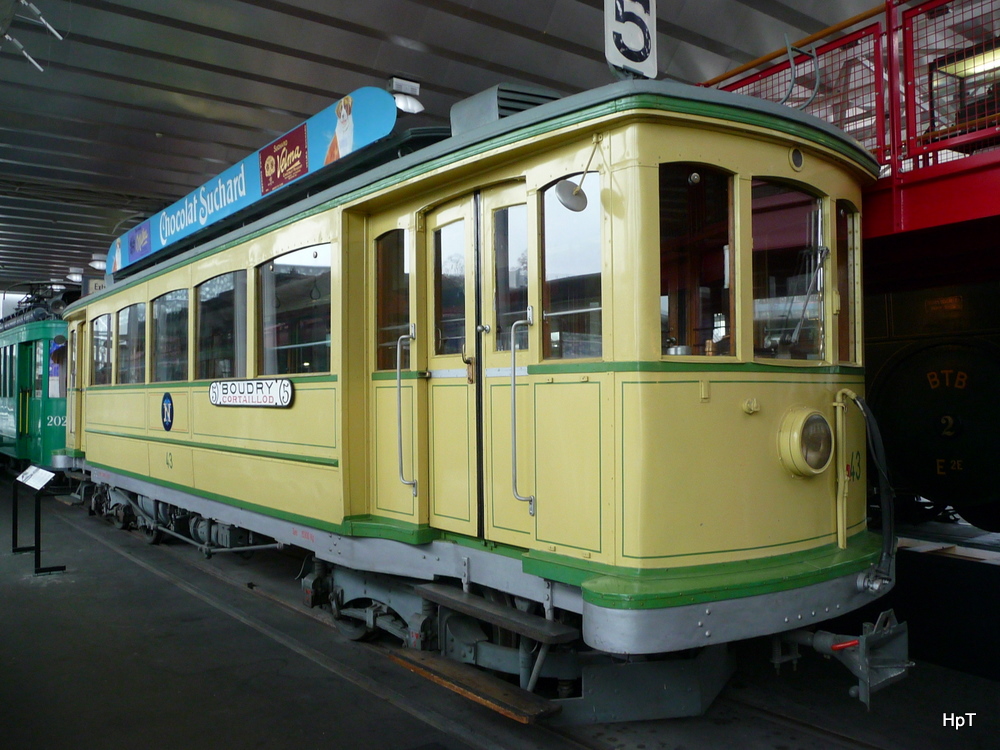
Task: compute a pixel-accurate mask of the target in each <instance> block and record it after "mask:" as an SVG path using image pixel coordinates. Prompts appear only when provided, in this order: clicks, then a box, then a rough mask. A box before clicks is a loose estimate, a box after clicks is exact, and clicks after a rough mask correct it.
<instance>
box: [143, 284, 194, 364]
mask: <svg viewBox="0 0 1000 750" xmlns="http://www.w3.org/2000/svg"><path fill="white" fill-rule="evenodd" d="M152 339H153V341H152V344H153V345H152V359H151V363H150V366H151V367H152V370H153V373H152V374H153V377H152V382H154V383H163V382H167V381H171V380H187V377H188V291H187V289H178V290H177V291H174V292H167V293H166V294H164V295H161V296H159V297H157V298H156V299H154V300H153V331H152Z"/></svg>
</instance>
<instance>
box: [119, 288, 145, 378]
mask: <svg viewBox="0 0 1000 750" xmlns="http://www.w3.org/2000/svg"><path fill="white" fill-rule="evenodd" d="M118 382H119V383H145V382H146V303H145V302H140V303H138V304H135V305H129V306H128V307H126V308H124V309H122V310H119V311H118Z"/></svg>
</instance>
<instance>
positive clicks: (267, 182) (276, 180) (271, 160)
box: [259, 123, 309, 195]
mask: <svg viewBox="0 0 1000 750" xmlns="http://www.w3.org/2000/svg"><path fill="white" fill-rule="evenodd" d="M306 144H307V140H306V124H305V123H302V124H301V125H299V126H298V127H297V128H295V130H293V131H291V132H289V133H286V134H285V135H283V136H282V137H281V138H279V139H278V140H276V141H275V142H274V143H272V144H271V145H269V146H266V147H264V148H262V149H261V150H260V152H259V156H260V194H261V195H267V194H268V193H270V192H271V191H272V190H276V189H277V188H280V187H281V186H283V185H287V184H288V183H289V182H291V181H292V180H294V179H295V178H297V177H301V176H302V175H304V174H306V173H307V172H308V171H309V153H308V147H307V145H306Z"/></svg>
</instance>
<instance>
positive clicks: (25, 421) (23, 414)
mask: <svg viewBox="0 0 1000 750" xmlns="http://www.w3.org/2000/svg"><path fill="white" fill-rule="evenodd" d="M18 402H19V403H18V415H17V431H18V433H20V434H21V435H27V434H28V425H29V424H30V419H29V417H28V409H29V408H30V406H31V391H28V390H23V389H22V390H21V391H20V392H19V393H18Z"/></svg>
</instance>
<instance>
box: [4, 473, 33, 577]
mask: <svg viewBox="0 0 1000 750" xmlns="http://www.w3.org/2000/svg"><path fill="white" fill-rule="evenodd" d="M19 484H20V482H19V481H17V480H16V479H15V480H14V487H13V491H12V493H11V494H12V501H11V506H10V507H11V513H10V515H11V529H10V551H11V552H12V553H14V554H15V555H19V554H21V553H22V552H34V551H35V547H34V546H31V547H18V546H17V485H19ZM35 544H36V545H37V544H38V540H37V538H36V540H35ZM36 567H37V565H36Z"/></svg>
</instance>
